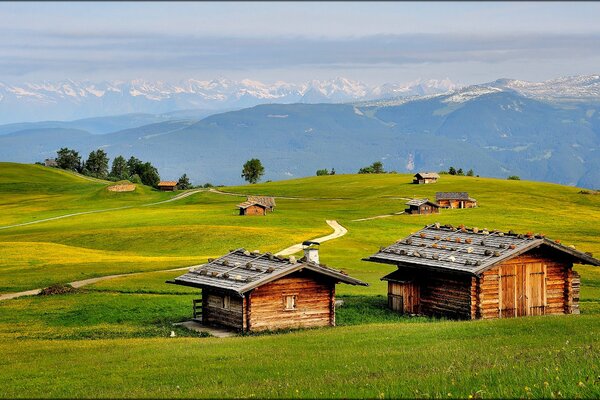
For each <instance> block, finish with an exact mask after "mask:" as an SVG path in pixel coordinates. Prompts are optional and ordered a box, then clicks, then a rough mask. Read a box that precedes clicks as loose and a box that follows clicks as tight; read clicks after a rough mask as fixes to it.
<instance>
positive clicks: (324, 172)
mask: <svg viewBox="0 0 600 400" xmlns="http://www.w3.org/2000/svg"><path fill="white" fill-rule="evenodd" d="M324 175H329V170H328V169H318V170H317V176H324Z"/></svg>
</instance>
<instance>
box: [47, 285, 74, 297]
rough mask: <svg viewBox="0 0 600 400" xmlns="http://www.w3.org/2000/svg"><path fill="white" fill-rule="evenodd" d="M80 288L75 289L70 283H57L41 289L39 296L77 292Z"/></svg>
mask: <svg viewBox="0 0 600 400" xmlns="http://www.w3.org/2000/svg"><path fill="white" fill-rule="evenodd" d="M78 291H79V289H75V288H74V287H73V286H71V285H69V284H63V283H55V284H54V285H51V286H48V287H47V288H44V289H42V290H41V291H40V293H39V296H52V295H55V294H66V293H76V292H78Z"/></svg>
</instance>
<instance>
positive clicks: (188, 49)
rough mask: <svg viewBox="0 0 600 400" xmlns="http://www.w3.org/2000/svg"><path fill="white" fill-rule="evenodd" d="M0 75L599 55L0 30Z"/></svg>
mask: <svg viewBox="0 0 600 400" xmlns="http://www.w3.org/2000/svg"><path fill="white" fill-rule="evenodd" d="M0 52H2V54H3V57H2V58H1V59H0V74H2V75H4V76H7V75H8V76H17V75H24V74H39V75H43V74H44V73H47V74H53V73H55V71H64V73H66V74H68V73H79V74H82V73H87V74H89V73H102V72H103V71H115V70H120V71H124V72H127V73H129V74H130V73H132V72H135V71H155V72H159V71H161V70H167V69H168V70H173V69H180V70H190V71H193V70H213V71H215V72H217V71H219V70H236V69H238V70H243V69H253V70H261V69H277V68H279V69H281V68H302V67H310V68H329V69H332V70H333V69H343V68H374V67H381V66H407V65H415V64H444V63H449V62H451V63H473V62H477V63H490V64H492V63H498V62H503V63H505V62H507V61H511V60H513V61H519V60H529V61H531V60H534V61H537V62H547V60H573V61H575V60H577V59H586V58H589V57H598V56H600V34H562V35H561V34H520V35H516V34H514V35H513V34H502V35H501V34H494V35H449V34H401V35H371V36H362V37H345V38H339V37H335V38H332V37H327V38H325V37H323V38H313V37H310V38H309V37H303V36H296V37H293V36H279V37H233V36H196V35H175V34H169V35H162V34H156V33H149V34H141V33H136V34H129V33H126V32H102V33H87V32H54V33H48V32H38V31H35V30H27V29H20V30H10V29H0Z"/></svg>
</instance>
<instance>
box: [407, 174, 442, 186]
mask: <svg viewBox="0 0 600 400" xmlns="http://www.w3.org/2000/svg"><path fill="white" fill-rule="evenodd" d="M438 179H440V176H439V175H438V174H437V173H436V172H417V173H416V174H415V176H414V179H413V183H416V184H425V183H436V182H437V181H438Z"/></svg>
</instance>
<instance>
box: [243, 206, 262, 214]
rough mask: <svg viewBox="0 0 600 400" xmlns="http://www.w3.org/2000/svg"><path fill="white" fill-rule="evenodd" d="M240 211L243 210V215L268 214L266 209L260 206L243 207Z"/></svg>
mask: <svg viewBox="0 0 600 400" xmlns="http://www.w3.org/2000/svg"><path fill="white" fill-rule="evenodd" d="M240 211H241V214H242V215H266V214H267V212H266V210H265V209H264V208H262V207H259V206H250V207H248V208H245V209H241V210H240Z"/></svg>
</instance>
